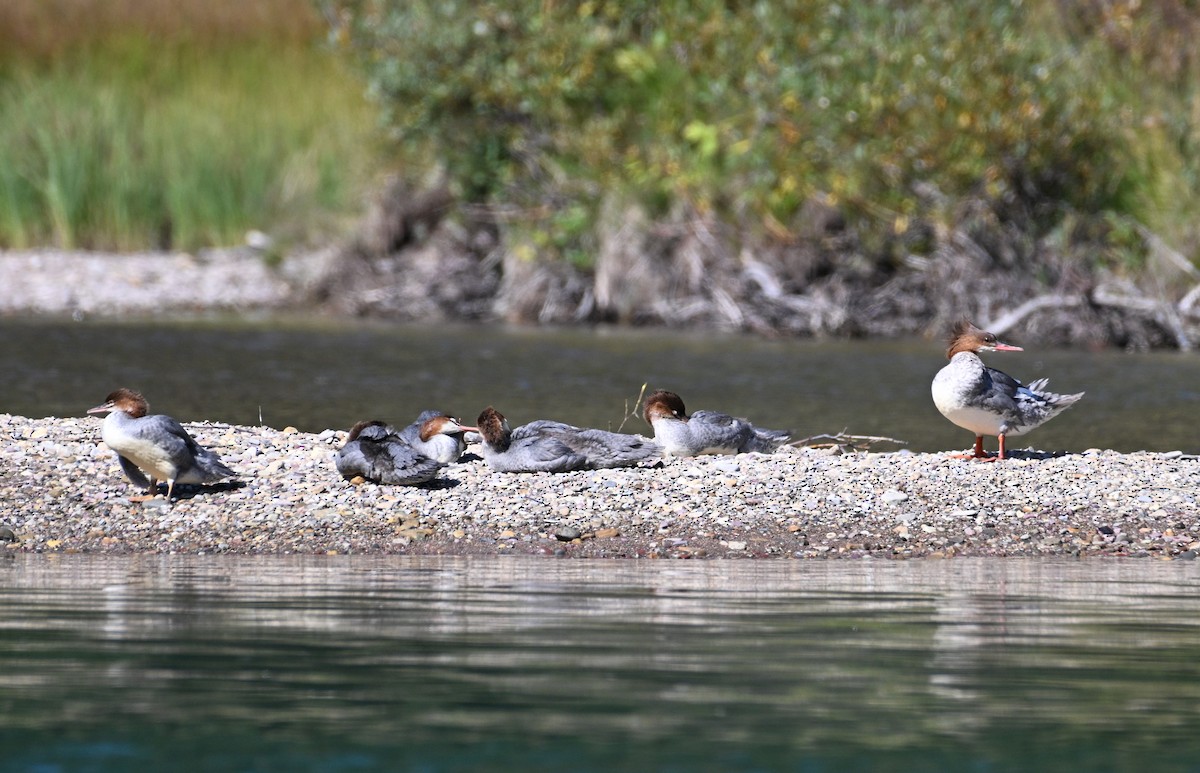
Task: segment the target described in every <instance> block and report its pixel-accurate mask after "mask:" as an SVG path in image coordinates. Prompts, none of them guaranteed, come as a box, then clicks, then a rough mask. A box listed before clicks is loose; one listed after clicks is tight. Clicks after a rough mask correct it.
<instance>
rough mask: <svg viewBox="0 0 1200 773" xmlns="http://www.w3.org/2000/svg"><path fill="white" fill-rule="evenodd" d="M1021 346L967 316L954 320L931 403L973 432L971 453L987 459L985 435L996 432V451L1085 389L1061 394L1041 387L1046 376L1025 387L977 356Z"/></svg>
mask: <svg viewBox="0 0 1200 773" xmlns="http://www.w3.org/2000/svg"><path fill="white" fill-rule="evenodd" d="M1020 351H1024V350H1023V349H1022V348H1021V347H1019V346H1011V345H1009V344H1006V343H1001V342H1000V341H998V340H997V339H996V336H994V335H992V334H991V333H989V332H987V331H985V330H980V329H979V328H978V327H976V326H975V325H973V324H971V323H970V322H968V321H966V320H962V321H960V322H956V323H955V325H954V328H953V329H952V330H951V332H950V348H949V349H947V350H946V357H947V358H948V359H949V360H950V364H949V365H947V366H946V367H944V368H942V369H941V370H940V371H938V374H937V375H936V376H935V377H934V379H933V402H934V405H936V406H937V409H938V410H939V411H941V412H942V415H943V416H945V417H946V418H947V419H949V420H950V421H952V422H954V423H955V424H957V425H958V426H960V427H962V428H963V429H966V430H970V431H971V432H974V433H975V452H974V454H973V455H972V456H971V457H969V458H975V459H986V458H989V457H988V456H987V454H985V453H984V451H983V436H984V435H995V436H996V437H997V438H998V439H999V442H1000V453H999V455H998V456H997V458H999V459H1003V458H1004V455H1005V449H1004V439H1005V437H1008V436H1016V435H1024V434H1025V433H1026V432H1028V431H1029V430H1031V429H1033V428H1035V427H1038V426H1041V425H1042V424H1045V423H1046V422H1047V421H1049V420H1050V419H1052V418H1054V417H1055V416H1057V415H1058V414H1060V413H1062V412H1063V411H1065V410H1066V409H1067V408H1069V407H1070V406H1072V405H1074V404H1075V403H1076V402H1078V400H1079V398H1081V397H1083V394H1084V393H1083V392H1079V393H1078V394H1073V395H1060V394H1055V393H1054V392H1047V391H1045V388H1046V384H1047V381H1048V379H1044V378H1040V379H1038V380H1037V381H1033V382H1030V383H1029V385H1028V386H1026V385H1024V384H1022V383H1021V382H1020V381H1017V380H1016V379H1015V378H1013V377H1012V376H1010V375H1008V374H1007V373H1004V372H1002V371H999V370H996V369H995V368H989V367H988V366H986V365H984V364H983V360H981V359H979V355H978V354H977V353H978V352H1020Z"/></svg>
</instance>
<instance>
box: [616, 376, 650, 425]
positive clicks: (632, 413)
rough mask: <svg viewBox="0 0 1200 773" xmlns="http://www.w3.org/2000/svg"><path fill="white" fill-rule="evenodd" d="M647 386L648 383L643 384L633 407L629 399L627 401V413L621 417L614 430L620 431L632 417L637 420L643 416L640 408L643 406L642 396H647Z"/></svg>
mask: <svg viewBox="0 0 1200 773" xmlns="http://www.w3.org/2000/svg"><path fill="white" fill-rule="evenodd" d="M646 386H647V384H642V388H641V389H640V390H639V391H638V396H637V397H636V398H634V401H633V408H630V407H629V401H628V400H626V401H625V415H624V416H622V417H621V423H620V424H618V425H617V428H616V429H615V430H614V431H615V432H620V431H621V429H622V428H623V427H624V426H625V422H627V421H629V420H630V419H635V420H636V419H640V418H641V417H642V414H641V411H639V410H638V409H639V408H641V406H642V398H643V397H645V396H646Z"/></svg>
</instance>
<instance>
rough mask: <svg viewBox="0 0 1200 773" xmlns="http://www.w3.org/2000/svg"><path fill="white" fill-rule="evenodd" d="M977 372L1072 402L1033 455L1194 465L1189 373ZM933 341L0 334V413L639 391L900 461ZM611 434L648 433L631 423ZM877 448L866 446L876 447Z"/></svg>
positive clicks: (610, 403) (1197, 376)
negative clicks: (123, 391)
mask: <svg viewBox="0 0 1200 773" xmlns="http://www.w3.org/2000/svg"><path fill="white" fill-rule="evenodd" d="M1018 343H1023V344H1024V345H1025V346H1026V348H1027V349H1029V350H1030V351H1027V352H1026V353H1023V354H1011V355H1005V354H999V355H993V356H991V357H990V358H989V362H991V363H993V364H995V365H997V366H998V367H1002V368H1003V369H1005V370H1007V371H1008V372H1010V373H1011V374H1013V375H1014V376H1017V377H1018V378H1021V379H1023V380H1026V381H1030V380H1032V379H1034V378H1037V377H1040V376H1047V375H1048V376H1050V377H1051V382H1050V386H1051V388H1054V389H1057V390H1059V391H1063V392H1075V391H1086V392H1087V397H1086V398H1085V399H1084V400H1083V401H1082V402H1081V403H1079V404H1078V405H1077V406H1075V407H1073V408H1072V409H1070V410H1069V411H1067V412H1066V413H1064V414H1062V415H1061V416H1059V417H1058V418H1056V419H1054V420H1053V421H1052V422H1050V423H1049V424H1047V425H1046V426H1045V427H1042V428H1040V429H1038V430H1036V431H1035V432H1034V433H1032V434H1031V435H1029V436H1027V437H1022V438H1018V439H1017V441H1016V444H1015V447H1018V448H1020V447H1024V446H1026V445H1032V446H1034V447H1036V448H1042V449H1048V450H1060V449H1061V450H1069V451H1083V450H1086V449H1088V448H1092V447H1098V448H1113V449H1116V450H1120V451H1135V450H1141V449H1149V450H1162V451H1166V450H1183V451H1186V452H1189V453H1197V452H1200V433H1197V432H1196V430H1195V427H1196V417H1197V414H1198V411H1200V356H1196V355H1194V354H1192V355H1184V354H1176V353H1154V354H1125V353H1120V352H1100V353H1097V352H1086V351H1055V350H1051V351H1039V350H1038V349H1037V346H1036V342H1030V341H1023V342H1018ZM944 362H945V360H944V357H943V345H942V344H941V342H938V341H907V342H812V341H788V340H777V341H766V340H759V339H754V338H746V337H735V336H719V335H711V334H704V335H697V334H687V333H679V332H664V331H613V330H600V331H591V330H565V331H558V330H512V329H504V328H482V327H448V326H442V327H411V326H394V325H381V324H365V323H335V322H327V321H320V320H316V321H297V320H270V321H259V322H253V321H252V322H244V321H243V322H234V321H219V320H209V321H192V322H186V323H183V322H175V323H172V322H165V323H164V322H160V323H129V324H115V323H103V322H84V323H72V322H40V321H39V322H26V321H19V320H2V321H0V412H7V413H17V414H21V415H25V416H34V417H39V416H79V415H82V414H83V412H84V411H85V410H86V409H87V408H89V407H91V406H93V405H95V404H97V403H99V402H100V401H101V400H102V398H103V397H104V396H105V395H106V394H107V393H108V392H109V391H111V390H112V389H113V388H115V387H116V386H121V385H125V386H132V387H134V388H138V389H141V390H142V391H144V392H145V393H146V395H147V397H148V398H149V399H150V402H151V404H152V407H153V409H154V410H156V411H161V412H166V413H171V414H173V415H175V416H177V417H179V418H181V419H183V420H196V419H202V418H208V419H212V420H219V421H228V422H234V423H239V424H256V423H258V422H259V421H260V418H261V421H262V422H263V423H265V424H267V425H269V426H273V427H278V428H282V427H285V426H287V425H289V424H290V425H294V426H296V427H299V428H300V429H304V430H310V431H320V430H322V429H326V428H329V427H337V428H346V427H349V426H350V425H351V424H353V423H354V422H355V421H357V420H358V419H362V418H383V419H386V420H388V421H392V422H407V421H409V420H410V419H411V418H412V417H413V416H415V415H416V414H417V413H418V412H419V411H421V410H423V409H425V408H429V407H437V408H441V409H442V410H446V411H449V412H451V413H455V414H456V415H459V416H461V417H464V418H466V419H469V420H474V418H475V416H477V415H478V413H479V411H480V410H482V409H483V408H484V407H485V406H487V405H489V404H494V405H495V406H496V407H497V408H498V409H499V410H500V411H502V412H503V413H505V414H506V415H507V416H508V417H509V418H510V419H511V420H512V422H513V423H514V424H517V423H523V422H525V421H529V420H531V419H534V418H554V419H560V420H567V421H573V422H575V423H578V424H584V425H591V426H600V427H613V428H615V427H618V426H620V425H621V424H622V421H623V419H625V417H626V415H627V413H628V412H629V411H631V410H633V409H634V407H635V404H636V401H637V397H638V394H639V390H640V389H641V386H642V384H644V383H648V384H649V385H650V388H665V389H672V390H674V391H676V392H679V393H680V394H681V395H683V397H684V399H685V401H686V402H687V404H688V406H689V408H690V409H692V410H695V409H698V408H710V409H718V410H724V411H726V412H729V413H734V414H739V415H745V416H748V417H750V418H752V419H754V420H755V421H757V422H759V423H761V424H764V425H766V426H775V427H783V428H790V429H793V430H795V431H797V432H798V433H799V435H800V436H802V437H803V436H808V435H815V434H819V433H834V432H838V431H841V430H843V429H845V430H848V431H849V432H851V433H854V434H863V435H885V436H888V437H893V438H899V439H902V440H906V441H908V443H909V445H908V447H909V448H911V449H913V450H918V451H933V450H944V449H955V448H965V447H966V446H968V445H969V444H970V443H971V438H970V435H969V434H968V433H966V432H965V431H963V430H960V429H957V428H955V427H954V426H953V425H951V424H950V423H949V422H947V421H946V420H945V419H943V418H942V417H941V416H940V415H939V414H938V413H937V411H936V409H935V408H934V407H933V403H932V401H931V399H930V396H929V384H930V381H931V380H932V378H933V374H934V373H936V372H937V370H938V369H939V368H940V367H941V366H942V365H943V364H944ZM624 429H625V430H626V431H634V432H648V427H647V426H646V425H645V423H644V422H642V421H641V420H640V419H636V420H635V419H629V420H627V421H625V425H624ZM881 448H882V447H881Z"/></svg>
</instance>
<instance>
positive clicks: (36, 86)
mask: <svg viewBox="0 0 1200 773" xmlns="http://www.w3.org/2000/svg"><path fill="white" fill-rule="evenodd" d="M63 19H70V20H71V23H70V24H64V23H62V20H63ZM326 31H327V25H326V24H325V23H324V22H323V20H322V19H321V18H320V16H319V15H318V14H317V13H316V11H315V9H314V8H313V6H311V5H310V4H309V3H308V1H307V0H245V1H244V2H239V1H238V0H224V1H220V2H207V1H206V0H6V1H5V2H4V3H3V4H0V115H3V117H4V118H3V120H2V121H0V247H18V248H24V247H32V246H40V245H46V244H53V245H57V246H61V247H88V248H101V249H144V248H147V247H157V248H168V249H174V248H185V249H190V248H196V247H201V246H208V245H223V244H238V243H241V242H242V240H243V238H244V236H245V233H246V231H247V230H249V229H260V230H264V231H268V232H269V233H271V235H272V236H274V237H275V238H276V239H277V240H281V241H287V242H296V241H304V240H307V239H312V238H322V236H323V235H324V233H325V232H327V231H330V230H334V229H337V228H341V227H343V226H341V225H340V221H341V219H342V218H343V217H345V215H346V214H347V213H349V212H351V211H355V210H357V209H358V208H359V207H360V206H361V201H362V194H363V188H364V187H365V186H364V183H365V181H366V180H368V179H369V177H370V173H371V171H370V170H371V169H372V168H373V167H374V165H375V163H376V162H377V160H378V155H379V152H380V148H379V146H378V144H377V143H376V142H375V137H376V129H377V124H376V120H375V115H374V112H373V110H372V108H371V107H370V105H369V103H368V102H367V101H366V100H365V99H364V98H363V96H362V91H363V89H362V80H361V77H360V76H359V75H358V74H357V73H355V72H353V71H351V70H350V69H349V68H348V67H346V65H345V63H344V62H342V61H339V59H338V58H337V57H334V56H331V55H330V54H329V52H328V51H327V50H326V49H325V48H324V42H325V34H326Z"/></svg>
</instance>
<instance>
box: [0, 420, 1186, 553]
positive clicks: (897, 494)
mask: <svg viewBox="0 0 1200 773" xmlns="http://www.w3.org/2000/svg"><path fill="white" fill-rule="evenodd" d="M187 426H188V427H189V429H190V430H191V431H192V433H193V434H194V435H195V436H196V438H197V440H199V441H200V442H201V443H202V444H204V445H207V446H209V447H211V448H213V449H214V450H215V451H217V452H218V453H219V454H220V455H221V456H222V458H223V459H224V460H225V461H226V463H228V464H229V466H230V467H232V468H233V469H235V470H237V471H238V472H239V473H240V474H241V476H242V477H241V478H239V480H238V481H237V482H236V483H233V484H219V485H216V486H209V487H191V486H185V487H180V488H181V490H182V495H181V497H180V498H179V500H178V501H176V502H175V503H173V504H172V505H171V506H169V507H168V506H167V503H166V502H165V501H164V500H163V499H162V498H161V497H160V498H158V499H155V500H152V501H150V502H146V503H139V502H134V501H132V499H131V497H134V496H136V495H138V494H140V493H142V492H140V491H138V490H137V489H135V487H134V486H133V485H132V484H130V483H129V482H128V481H127V480H125V478H124V477H123V476H122V474H121V471H120V468H119V467H118V465H117V463H116V460H115V457H114V455H113V454H112V452H111V451H109V450H108V449H107V448H105V447H104V446H103V444H102V443H101V442H100V422H99V421H97V420H95V419H91V418H66V419H57V418H47V419H30V418H24V417H20V416H11V415H7V414H3V415H0V503H2V504H3V505H4V507H3V510H2V511H0V543H2V544H3V548H0V549H6V550H7V551H9V552H13V551H16V552H46V553H54V552H57V553H66V552H82V553H112V554H128V553H184V554H211V553H228V554H245V555H257V554H284V553H303V554H455V555H497V554H499V555H504V554H533V555H546V556H575V557H590V558H725V557H728V558H734V557H739V558H740V557H745V558H767V557H773V558H834V557H847V558H863V557H874V558H917V557H951V556H1033V555H1038V556H1047V555H1069V556H1081V557H1086V556H1115V555H1120V556H1142V557H1149V558H1183V559H1191V558H1195V557H1196V554H1197V551H1200V517H1198V515H1197V512H1198V510H1197V493H1196V492H1198V491H1200V461H1198V460H1197V458H1196V457H1195V456H1188V455H1183V454H1180V453H1145V452H1143V453H1134V454H1119V453H1115V452H1112V451H1099V450H1092V451H1087V452H1085V453H1082V454H1064V455H1057V456H1050V455H1046V454H1041V453H1038V452H1034V451H1027V452H1018V453H1017V454H1016V457H1017V458H1014V459H1012V460H1010V461H1006V462H1004V463H976V462H970V461H966V460H959V459H952V458H950V457H949V456H948V455H946V454H914V453H906V452H900V453H886V454H878V453H861V452H853V453H847V454H841V453H836V452H834V451H832V450H830V449H815V448H810V449H790V450H787V451H785V452H781V453H778V454H774V455H770V456H759V455H742V456H737V457H703V458H699V459H677V460H668V461H665V462H663V463H661V465H658V466H654V467H646V468H633V469H622V470H599V471H588V472H575V473H567V474H561V475H544V474H538V475H506V474H500V473H494V472H492V471H491V470H490V469H489V468H488V467H487V466H486V465H485V464H484V463H483V462H482V461H480V460H478V459H470V458H468V461H464V462H460V463H457V464H452V465H449V466H447V467H445V468H444V469H443V471H442V474H441V475H439V477H438V478H437V479H436V480H435V481H434V482H433V483H432V484H431V485H429V486H427V487H420V488H412V487H387V486H376V485H373V484H370V483H364V484H361V485H354V484H353V483H350V482H346V481H344V480H342V479H341V478H340V477H339V476H338V474H337V473H336V471H335V469H334V466H333V461H332V456H333V453H334V452H335V451H336V449H337V448H338V447H339V446H340V445H341V443H342V441H343V440H344V438H345V433H344V432H342V431H335V430H326V431H325V432H322V433H320V434H310V433H304V432H297V431H294V430H292V429H284V430H276V429H272V428H268V427H244V426H236V425H228V424H210V423H201V424H189V425H187Z"/></svg>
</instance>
